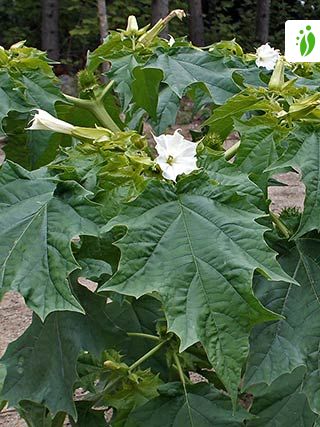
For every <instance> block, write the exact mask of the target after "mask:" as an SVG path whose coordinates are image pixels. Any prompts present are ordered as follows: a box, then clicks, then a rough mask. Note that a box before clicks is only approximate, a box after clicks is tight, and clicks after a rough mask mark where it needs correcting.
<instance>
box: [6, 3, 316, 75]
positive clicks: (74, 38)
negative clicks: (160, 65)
mask: <svg viewBox="0 0 320 427" xmlns="http://www.w3.org/2000/svg"><path fill="white" fill-rule="evenodd" d="M173 9H184V10H185V11H186V12H187V14H188V17H187V18H186V19H184V21H183V22H179V21H178V20H174V21H172V22H171V24H170V28H169V29H168V33H169V34H171V35H172V36H173V37H179V36H183V35H186V34H188V36H189V38H190V39H191V41H192V42H193V43H194V44H195V45H199V46H200V45H202V46H203V45H209V44H211V43H213V42H216V41H220V40H226V39H228V40H230V39H232V38H236V40H237V42H238V43H239V44H240V45H241V46H242V47H243V48H244V49H245V50H248V51H252V50H253V49H254V48H255V47H258V46H259V45H260V44H262V43H265V42H267V41H269V42H270V43H271V45H272V46H274V47H276V48H280V49H281V50H282V51H283V44H284V23H285V21H286V20H287V19H317V18H319V16H320V1H319V0H305V1H303V0H189V1H182V0H9V1H8V0H0V45H2V46H4V47H5V48H8V47H9V46H10V45H12V44H13V43H16V42H17V41H20V40H26V41H27V45H29V46H34V47H37V48H39V49H43V50H47V51H48V54H49V57H50V58H51V59H55V60H59V61H61V62H62V64H64V67H67V68H68V70H69V71H70V72H71V73H72V72H75V71H77V69H79V68H81V67H82V66H83V64H84V62H85V59H86V53H87V50H88V49H89V50H94V49H95V48H96V47H97V45H98V44H99V43H100V40H101V39H103V38H104V37H105V35H106V34H107V32H108V29H117V28H125V27H126V20H127V17H128V16H129V15H135V16H136V17H137V18H138V22H139V26H141V27H142V26H144V25H146V24H148V23H149V22H150V21H152V22H153V23H155V22H156V21H157V20H158V19H159V18H161V17H163V16H166V15H167V14H168V11H169V10H173ZM64 72H65V69H64Z"/></svg>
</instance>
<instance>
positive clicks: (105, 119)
mask: <svg viewBox="0 0 320 427" xmlns="http://www.w3.org/2000/svg"><path fill="white" fill-rule="evenodd" d="M110 83H111V82H110ZM110 83H109V84H110ZM108 86H109V85H108ZM108 86H107V87H108ZM110 87H111V86H110ZM110 87H109V89H110ZM109 89H108V90H109ZM105 94H106V92H105V93H104V94H103V93H102V95H103V96H104V95H105ZM64 96H65V98H66V99H67V100H68V101H69V102H71V103H72V104H73V105H74V106H76V107H78V108H82V109H84V110H88V111H90V112H91V113H92V114H93V115H94V116H95V117H96V119H98V120H99V123H100V124H101V125H102V126H104V127H105V128H107V129H110V130H111V131H112V132H119V131H120V129H119V128H118V126H117V125H116V124H115V122H114V121H113V120H112V118H111V117H110V115H109V113H108V112H107V110H106V109H105V107H104V105H103V103H102V98H101V96H100V98H99V99H97V100H96V101H91V100H89V99H81V98H75V97H74V96H70V95H64Z"/></svg>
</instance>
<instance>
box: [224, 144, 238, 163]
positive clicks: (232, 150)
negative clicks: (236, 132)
mask: <svg viewBox="0 0 320 427" xmlns="http://www.w3.org/2000/svg"><path fill="white" fill-rule="evenodd" d="M240 143H241V142H240V141H238V142H236V143H235V144H234V145H233V146H232V147H230V148H228V150H226V151H225V153H224V158H225V159H226V160H230V159H232V157H234V156H235V155H236V154H237V151H238V150H239V147H240Z"/></svg>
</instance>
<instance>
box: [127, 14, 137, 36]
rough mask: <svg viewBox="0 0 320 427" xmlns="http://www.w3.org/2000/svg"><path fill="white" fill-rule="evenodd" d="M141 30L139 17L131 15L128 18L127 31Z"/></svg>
mask: <svg viewBox="0 0 320 427" xmlns="http://www.w3.org/2000/svg"><path fill="white" fill-rule="evenodd" d="M138 30H139V27H138V22H137V18H136V17H135V16H134V15H130V16H129V18H128V24H127V29H126V32H127V33H131V34H133V33H136V32H137V31H138Z"/></svg>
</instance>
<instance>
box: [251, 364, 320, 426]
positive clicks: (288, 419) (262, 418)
mask: <svg viewBox="0 0 320 427" xmlns="http://www.w3.org/2000/svg"><path fill="white" fill-rule="evenodd" d="M303 376H304V369H303V368H302V367H300V368H297V369H296V370H294V371H293V372H292V373H291V374H285V375H282V376H281V377H279V378H278V379H277V380H275V381H274V382H273V383H272V384H271V385H270V386H269V387H268V386H265V385H264V386H262V385H260V386H258V387H255V388H254V389H253V393H254V401H253V406H252V408H251V412H252V414H254V415H256V418H255V419H253V420H250V421H249V422H248V424H247V426H248V427H316V426H317V424H316V423H317V419H318V416H317V415H316V414H314V413H313V412H312V411H311V409H310V406H309V404H308V401H307V398H306V395H305V394H304V393H303V392H302V391H301V381H302V379H303Z"/></svg>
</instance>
